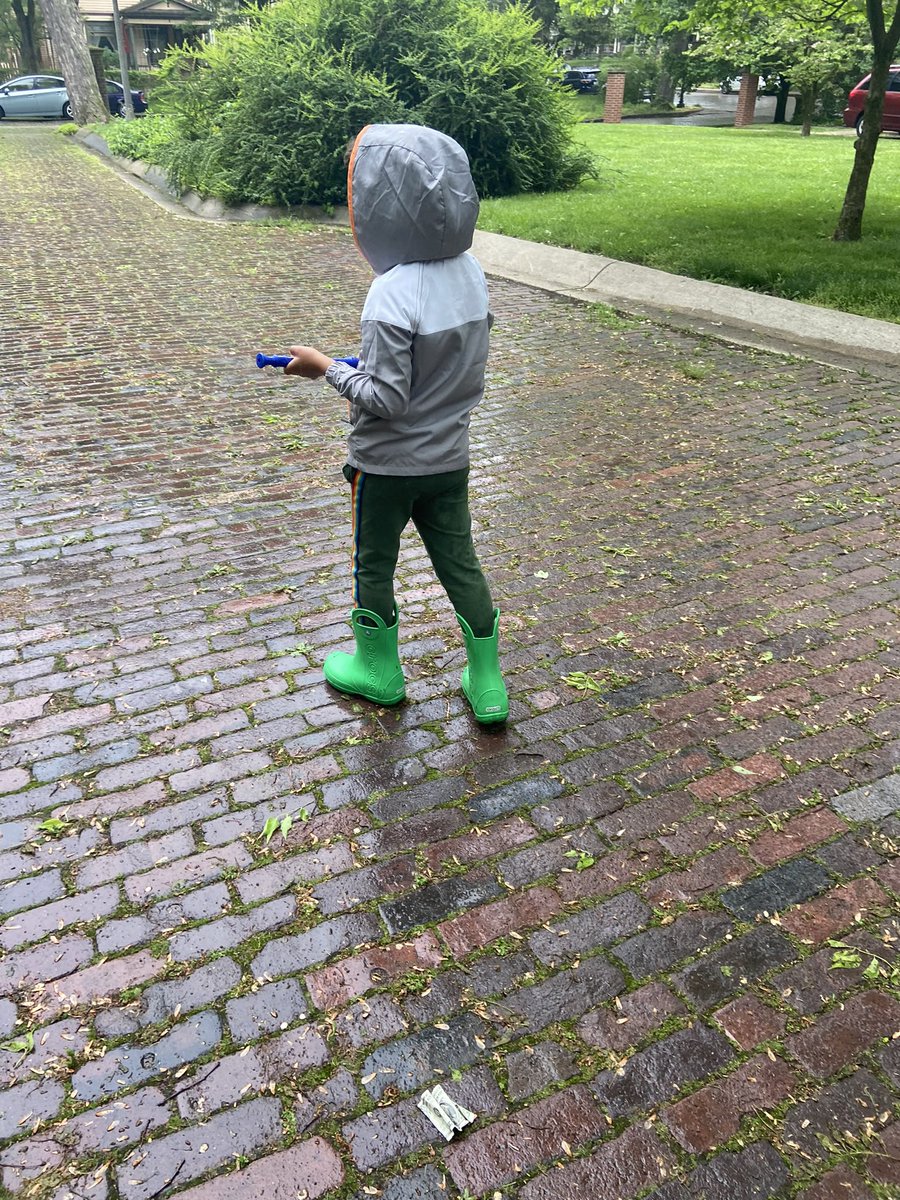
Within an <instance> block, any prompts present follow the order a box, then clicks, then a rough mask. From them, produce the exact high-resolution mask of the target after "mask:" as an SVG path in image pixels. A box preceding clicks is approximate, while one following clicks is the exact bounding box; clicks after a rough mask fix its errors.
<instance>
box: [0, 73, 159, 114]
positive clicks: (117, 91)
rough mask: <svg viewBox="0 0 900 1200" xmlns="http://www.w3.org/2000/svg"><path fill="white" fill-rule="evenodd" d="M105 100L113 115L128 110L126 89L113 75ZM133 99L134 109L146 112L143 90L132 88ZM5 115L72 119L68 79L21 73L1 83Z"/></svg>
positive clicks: (1, 109) (0, 101) (0, 99)
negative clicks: (66, 80) (133, 89)
mask: <svg viewBox="0 0 900 1200" xmlns="http://www.w3.org/2000/svg"><path fill="white" fill-rule="evenodd" d="M106 100H107V103H108V104H109V111H110V112H111V113H112V114H113V115H114V116H122V115H123V113H124V112H125V89H124V88H123V87H122V85H121V83H116V81H115V80H114V79H108V80H107V81H106ZM131 102H132V104H133V105H134V111H135V113H136V114H137V113H143V112H146V109H147V101H146V99H145V98H144V93H143V92H136V91H132V93H131ZM3 117H23V118H26V119H29V120H33V119H34V118H35V117H58V118H62V119H63V120H64V121H70V120H71V119H72V105H71V104H70V103H69V93H68V92H67V91H66V83H65V80H64V79H61V78H60V77H59V76H58V75H20V76H19V77H18V78H17V79H10V80H7V82H6V83H3V84H0V119H2V118H3Z"/></svg>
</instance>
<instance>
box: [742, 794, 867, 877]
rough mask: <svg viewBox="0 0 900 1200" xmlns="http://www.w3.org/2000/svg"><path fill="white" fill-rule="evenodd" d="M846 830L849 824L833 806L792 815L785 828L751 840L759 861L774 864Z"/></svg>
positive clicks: (763, 863)
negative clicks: (834, 811) (837, 814)
mask: <svg viewBox="0 0 900 1200" xmlns="http://www.w3.org/2000/svg"><path fill="white" fill-rule="evenodd" d="M846 832H847V826H846V824H845V823H844V822H843V821H842V820H841V819H840V817H837V816H835V814H834V813H833V812H832V811H831V809H830V808H817V809H815V810H814V811H813V812H807V813H802V814H801V815H799V816H796V817H792V818H791V820H790V821H788V822H787V824H786V825H785V826H784V828H783V829H779V830H766V832H765V833H763V834H762V836H760V837H758V838H757V839H756V840H755V841H754V842H753V843H751V845H750V847H749V850H750V853H751V854H752V855H753V857H754V858H755V859H756V861H757V862H758V863H761V864H762V865H763V866H764V867H770V866H773V865H774V864H775V863H778V862H781V861H782V860H783V859H786V858H793V857H794V855H795V854H802V853H803V851H804V850H807V849H809V847H810V846H817V845H819V843H820V842H825V841H827V840H828V839H829V838H830V837H834V836H835V835H836V834H839V833H846Z"/></svg>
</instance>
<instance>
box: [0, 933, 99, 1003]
mask: <svg viewBox="0 0 900 1200" xmlns="http://www.w3.org/2000/svg"><path fill="white" fill-rule="evenodd" d="M27 919H28V918H27V914H26V916H25V917H23V920H25V921H27ZM93 957H94V945H93V942H92V941H91V940H90V938H86V937H82V936H81V935H80V934H74V933H73V934H70V935H69V936H68V937H64V938H59V939H57V940H56V941H48V942H43V943H41V945H39V946H34V947H33V948H32V949H31V950H23V951H21V952H20V953H19V954H8V955H6V956H5V957H4V958H3V960H2V962H0V996H11V995H13V993H21V991H27V990H28V989H30V988H31V987H33V986H34V985H35V984H44V983H47V982H48V981H49V980H51V979H59V978H60V977H61V976H63V975H69V974H71V972H72V971H74V970H76V969H77V968H78V967H83V966H84V965H85V963H89V962H90V961H91V959H92V958H93Z"/></svg>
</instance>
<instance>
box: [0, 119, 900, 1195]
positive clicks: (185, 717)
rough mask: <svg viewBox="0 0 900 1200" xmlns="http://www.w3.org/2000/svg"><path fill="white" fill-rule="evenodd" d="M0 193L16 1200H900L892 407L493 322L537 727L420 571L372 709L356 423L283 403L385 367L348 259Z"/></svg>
mask: <svg viewBox="0 0 900 1200" xmlns="http://www.w3.org/2000/svg"><path fill="white" fill-rule="evenodd" d="M0 176H2V185H3V186H2V192H3V195H4V197H5V200H4V205H3V208H2V212H0V260H2V261H3V263H4V267H5V276H4V278H5V280H6V283H5V286H4V287H3V289H2V291H0V334H2V336H0V425H2V436H3V445H4V447H5V454H4V456H3V459H2V462H0V871H2V875H0V883H2V886H0V948H2V949H0V1041H2V1050H0V1078H2V1081H3V1085H4V1087H5V1090H4V1093H3V1104H2V1109H0V1145H2V1151H0V1170H2V1182H3V1187H4V1188H5V1189H6V1190H5V1192H4V1194H5V1195H11V1196H13V1197H16V1198H18V1197H32V1196H41V1197H52V1198H53V1200H63V1198H64V1197H70V1198H71V1197H80V1198H83V1197H90V1198H91V1200H157V1198H159V1197H169V1196H175V1195H177V1196H179V1197H183V1198H184V1200H237V1198H239V1197H240V1198H241V1200H243V1198H248V1200H255V1198H258V1197H266V1200H288V1198H290V1200H299V1198H301V1197H305V1198H306V1200H319V1198H328V1200H364V1198H367V1197H381V1198H382V1200H460V1198H462V1197H487V1198H488V1200H496V1197H498V1196H499V1197H501V1198H502V1200H507V1198H508V1197H515V1198H516V1200H614V1198H618V1200H632V1198H637V1197H642V1198H648V1197H649V1196H652V1197H653V1198H654V1200H701V1198H705V1200H741V1198H744V1197H746V1198H748V1200H749V1198H750V1197H751V1196H752V1197H753V1198H754V1200H765V1198H767V1197H773V1198H774V1197H787V1196H789V1195H790V1196H791V1197H802V1198H803V1200H825V1198H826V1197H834V1196H844V1195H847V1196H856V1197H863V1196H871V1195H877V1196H880V1197H887V1196H888V1195H890V1194H893V1191H894V1190H895V1189H896V1186H897V1184H898V1183H900V1122H898V1120H897V1111H898V1110H897V1099H898V1085H900V1038H898V1036H897V1035H898V1030H900V1003H898V999H897V979H896V939H897V936H898V921H897V911H898V897H900V863H898V846H900V820H898V817H897V809H898V805H900V775H898V773H897V766H898V753H900V693H898V665H900V659H898V651H897V633H898V628H897V626H898V599H900V588H898V561H900V560H898V556H897V522H896V514H897V490H898V479H900V454H898V452H897V444H896V414H897V403H896V387H895V385H894V383H893V382H892V381H891V380H890V379H888V378H883V377H881V376H880V374H879V372H878V370H877V369H874V368H873V369H872V370H871V371H866V372H861V373H858V374H857V373H855V372H854V373H847V372H843V371H840V370H838V369H837V368H832V367H823V366H820V365H817V364H816V363H813V362H809V361H805V360H802V359H796V358H795V359H792V358H783V357H775V356H771V355H767V354H764V353H762V352H756V351H750V350H741V349H737V348H735V347H732V346H729V345H727V344H725V343H723V342H720V341H716V340H711V339H708V338H703V337H698V336H695V335H692V334H689V333H686V332H683V331H677V330H673V329H670V328H667V327H666V326H665V325H664V324H654V323H651V322H649V321H645V320H631V319H627V318H623V317H619V316H617V315H616V314H614V313H611V312H610V311H608V310H606V309H604V308H601V307H589V306H582V305H579V304H577V303H574V302H570V301H566V300H564V299H561V298H558V297H554V296H550V295H547V294H545V293H542V292H539V291H536V290H530V289H528V288H526V287H524V286H520V285H516V284H511V283H499V282H494V284H493V286H492V298H493V307H494V309H495V312H496V317H497V323H496V327H495V332H494V338H493V349H492V357H491V363H490V374H489V381H488V392H487V396H486V399H485V402H484V404H483V405H482V406H481V408H480V409H479V410H478V412H477V415H476V419H475V422H474V426H473V457H474V464H475V465H474V469H473V510H474V517H475V527H476V537H477V542H478V546H479V549H480V551H481V554H482V556H483V559H484V562H485V565H486V568H487V570H488V573H489V576H490V580H491V584H492V587H493V589H494V593H495V596H496V599H497V602H498V603H499V605H500V607H501V609H502V612H503V617H502V633H503V663H504V669H505V672H506V676H507V680H508V683H509V687H510V693H511V699H512V714H511V718H510V721H509V724H508V726H507V728H506V729H505V730H503V731H500V732H494V733H489V732H483V731H481V730H479V728H478V727H477V726H476V725H475V724H474V723H473V721H472V719H471V717H470V715H469V712H468V710H467V708H466V705H465V703H464V701H463V699H462V697H461V695H460V692H459V673H460V670H461V667H462V665H463V653H462V648H461V643H460V639H459V636H458V631H457V630H456V628H455V622H454V620H453V615H452V613H451V611H450V609H449V606H448V603H447V601H446V599H445V598H444V596H443V594H442V593H441V592H440V590H439V589H438V588H437V586H436V585H435V582H434V580H433V577H432V574H431V571H430V569H429V564H428V563H427V561H426V559H425V556H424V553H423V551H422V549H421V547H420V546H419V545H418V543H417V542H416V541H415V540H414V539H413V538H412V536H409V537H408V539H407V540H406V541H405V542H404V547H403V552H402V557H401V563H400V568H399V573H398V592H399V603H400V613H401V653H402V657H403V660H404V664H405V669H406V672H407V678H408V691H409V700H408V702H407V703H406V704H405V705H403V706H402V707H401V708H399V709H397V710H395V711H379V710H377V709H373V708H372V707H370V706H368V705H366V704H363V703H356V702H354V701H353V700H352V699H347V698H343V697H340V696H338V695H336V694H335V693H333V692H331V691H330V690H329V689H328V688H327V687H326V686H325V685H324V683H323V681H322V675H321V662H322V658H323V656H324V655H325V654H326V653H328V651H330V650H331V649H333V648H335V647H339V646H346V645H347V642H348V628H347V625H346V621H345V617H346V613H347V608H348V600H349V578H348V543H349V513H348V511H347V509H348V504H347V501H348V496H347V493H346V487H345V485H344V483H343V480H342V477H341V470H340V469H341V465H342V463H343V461H344V460H343V451H342V438H343V426H342V423H341V420H340V416H341V413H340V405H339V404H338V403H337V401H336V398H335V396H334V394H333V393H332V392H331V391H330V389H328V388H326V387H324V386H323V385H321V384H320V383H312V382H302V381H289V380H286V379H285V378H284V377H283V376H282V375H279V374H275V373H265V374H264V373H262V372H260V371H258V370H257V369H256V367H255V365H254V361H253V356H254V355H255V353H256V352H257V351H258V350H266V351H269V352H277V351H280V350H283V349H284V347H285V346H287V345H288V344H289V343H290V342H291V341H292V340H297V339H304V340H305V339H309V340H312V341H316V342H318V343H319V344H320V345H322V346H324V347H327V348H328V349H330V350H332V351H334V352H335V353H349V352H351V351H352V350H353V349H354V347H355V346H356V344H357V341H356V339H357V322H358V315H359V309H360V305H361V302H362V300H363V297H364V296H365V293H366V289H367V286H368V281H369V279H368V275H367V271H366V270H365V269H364V265H363V263H362V262H361V260H360V259H359V257H358V256H357V253H356V251H355V249H354V246H353V243H352V240H351V238H350V237H349V236H348V235H347V233H346V232H344V231H341V230H336V229H317V228H307V227H303V226H299V225H290V224H286V223H272V224H265V225H253V224H228V223H209V222H203V221H199V220H193V219H186V218H182V217H179V216H177V215H174V214H173V213H171V212H168V211H165V210H164V209H162V208H160V207H159V206H158V205H156V204H154V203H153V202H152V201H151V200H150V199H148V198H147V197H146V196H144V195H142V194H140V193H138V192H136V191H135V190H133V189H132V188H131V187H129V186H127V185H126V184H125V183H124V182H123V181H122V180H121V179H120V178H119V177H118V176H117V175H116V174H114V173H113V172H111V171H110V169H109V168H108V167H107V166H106V165H105V164H104V163H102V162H100V161H99V160H97V159H95V158H93V157H91V156H89V155H88V154H87V153H85V152H84V151H83V150H82V149H80V148H79V147H78V146H77V145H75V144H73V143H72V142H71V141H70V140H67V139H64V138H62V137H60V136H59V135H58V134H56V133H55V132H54V131H53V130H51V129H44V128H24V127H23V128H16V127H13V126H4V127H3V128H2V129H0ZM436 1084H441V1085H442V1086H443V1087H444V1088H445V1089H446V1092H447V1093H448V1094H449V1095H450V1096H451V1097H452V1099H453V1100H454V1101H456V1102H457V1104H459V1105H461V1106H463V1107H464V1108H465V1109H467V1110H469V1112H470V1113H471V1114H472V1117H473V1120H472V1122H471V1123H470V1124H469V1125H468V1126H466V1127H465V1128H464V1129H463V1130H462V1131H461V1132H459V1133H457V1134H456V1135H455V1136H454V1137H453V1140H451V1141H449V1142H445V1141H444V1139H443V1138H442V1137H441V1135H440V1134H439V1133H438V1132H437V1130H436V1129H435V1128H434V1127H433V1126H432V1124H430V1123H429V1121H428V1120H427V1119H426V1117H425V1116H424V1115H423V1114H422V1112H421V1111H420V1110H419V1109H418V1107H417V1100H418V1098H419V1097H420V1095H421V1094H422V1092H423V1091H424V1090H425V1089H426V1088H431V1087H432V1086H433V1085H436ZM463 1117H465V1114H463ZM872 1189H880V1190H876V1191H874V1192H873V1191H872Z"/></svg>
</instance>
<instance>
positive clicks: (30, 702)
mask: <svg viewBox="0 0 900 1200" xmlns="http://www.w3.org/2000/svg"><path fill="white" fill-rule="evenodd" d="M52 696H53V693H52V692H41V694H40V695H38V696H28V697H27V698H26V699H24V700H10V701H9V702H8V703H6V704H0V726H2V727H3V728H5V727H6V726H7V725H12V724H13V723H14V722H16V721H31V720H33V719H34V718H35V717H39V716H40V715H41V713H43V711H44V708H45V707H46V705H47V702H48V700H50V699H52Z"/></svg>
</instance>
